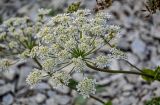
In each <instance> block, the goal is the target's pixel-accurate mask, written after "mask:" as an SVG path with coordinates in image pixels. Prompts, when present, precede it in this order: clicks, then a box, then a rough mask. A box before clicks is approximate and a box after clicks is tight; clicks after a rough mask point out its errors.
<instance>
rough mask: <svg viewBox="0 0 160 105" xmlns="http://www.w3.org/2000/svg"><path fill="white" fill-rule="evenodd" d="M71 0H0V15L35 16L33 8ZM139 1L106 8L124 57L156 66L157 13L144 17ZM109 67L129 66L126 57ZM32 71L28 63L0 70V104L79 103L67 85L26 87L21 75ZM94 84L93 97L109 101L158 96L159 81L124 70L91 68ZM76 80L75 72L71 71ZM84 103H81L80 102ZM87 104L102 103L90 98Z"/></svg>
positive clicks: (159, 51)
mask: <svg viewBox="0 0 160 105" xmlns="http://www.w3.org/2000/svg"><path fill="white" fill-rule="evenodd" d="M73 1H74V0H45V1H43V0H1V1H0V16H1V18H2V19H3V20H6V19H8V18H10V17H14V16H23V15H28V16H30V17H31V18H32V19H34V18H35V14H36V11H37V10H38V8H42V7H46V5H47V8H52V9H55V10H57V9H58V10H63V9H64V8H65V7H67V5H68V4H70V3H71V2H73ZM83 5H84V7H87V8H93V7H94V6H95V1H94V0H84V2H83ZM142 9H144V6H143V3H142V2H141V1H140V0H121V1H118V0H114V3H113V5H112V6H111V7H110V8H109V9H107V11H109V12H111V13H113V14H114V16H115V19H116V20H115V23H116V24H119V25H120V26H121V27H122V32H121V33H120V34H121V35H122V39H121V40H120V42H119V47H120V48H121V49H123V50H124V51H125V52H127V55H128V60H129V61H130V62H131V63H132V64H134V65H137V66H138V67H139V68H143V67H148V68H155V67H156V66H157V65H160V13H156V14H154V15H152V16H151V17H150V18H147V19H146V18H144V16H145V15H146V14H145V13H142V11H141V10H142ZM111 68H112V69H125V70H130V69H131V67H130V66H129V65H127V64H126V63H125V62H122V61H121V62H118V61H115V62H114V63H113V64H112V66H111ZM30 71H31V63H28V64H27V65H24V66H23V67H20V68H19V69H18V68H17V67H13V68H12V69H11V70H8V71H7V72H3V73H1V74H0V105H80V104H78V102H76V101H75V100H77V96H78V94H77V93H76V92H75V91H72V90H70V89H69V88H67V87H63V88H58V89H53V88H52V87H51V85H50V84H49V83H47V81H43V82H42V83H40V84H39V85H38V86H36V87H34V88H31V87H29V86H27V85H26V82H25V78H26V76H27V75H28V74H29V72H30ZM91 73H92V74H93V75H94V76H95V78H96V79H97V81H98V83H99V84H102V85H104V89H103V91H102V92H98V93H97V96H99V97H102V98H103V99H104V100H112V102H113V105H143V103H144V101H145V100H148V99H150V98H151V97H153V96H160V88H159V87H160V82H157V81H156V82H153V83H151V84H148V83H146V82H145V81H143V80H142V78H141V77H139V76H135V75H123V74H116V75H111V74H104V73H100V72H98V73H97V72H96V73H95V72H91ZM74 77H75V78H76V79H80V78H81V76H80V74H78V73H77V74H75V75H74ZM82 105H83V104H82ZM86 105H101V104H100V103H98V102H96V101H95V100H93V99H89V100H88V101H87V103H86Z"/></svg>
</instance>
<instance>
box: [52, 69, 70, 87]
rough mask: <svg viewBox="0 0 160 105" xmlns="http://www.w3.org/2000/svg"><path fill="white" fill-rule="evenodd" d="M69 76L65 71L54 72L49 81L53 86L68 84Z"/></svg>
mask: <svg viewBox="0 0 160 105" xmlns="http://www.w3.org/2000/svg"><path fill="white" fill-rule="evenodd" d="M70 79H71V76H70V75H69V74H68V73H66V72H63V71H62V72H55V73H53V75H52V76H51V78H50V81H49V82H50V83H51V85H52V86H53V87H54V88H57V87H58V86H63V85H68V83H69V80H70Z"/></svg>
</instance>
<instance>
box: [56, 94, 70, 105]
mask: <svg viewBox="0 0 160 105" xmlns="http://www.w3.org/2000/svg"><path fill="white" fill-rule="evenodd" d="M55 99H56V101H57V103H59V104H61V105H66V104H68V103H69V101H70V100H71V98H70V97H69V96H66V95H56V96H55Z"/></svg>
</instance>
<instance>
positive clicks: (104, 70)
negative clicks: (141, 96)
mask: <svg viewBox="0 0 160 105" xmlns="http://www.w3.org/2000/svg"><path fill="white" fill-rule="evenodd" d="M86 65H87V66H88V67H89V68H91V69H93V70H96V71H101V72H107V73H122V74H134V75H142V76H147V77H149V78H154V76H152V75H149V74H145V73H142V72H135V71H121V70H109V69H101V68H97V67H95V66H92V65H90V64H89V63H86Z"/></svg>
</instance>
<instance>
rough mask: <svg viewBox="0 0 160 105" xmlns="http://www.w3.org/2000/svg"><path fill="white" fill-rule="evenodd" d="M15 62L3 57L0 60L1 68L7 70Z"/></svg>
mask: <svg viewBox="0 0 160 105" xmlns="http://www.w3.org/2000/svg"><path fill="white" fill-rule="evenodd" d="M12 64H13V61H12V60H9V59H1V60H0V69H2V70H7V69H8V68H9V66H11V65H12Z"/></svg>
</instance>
